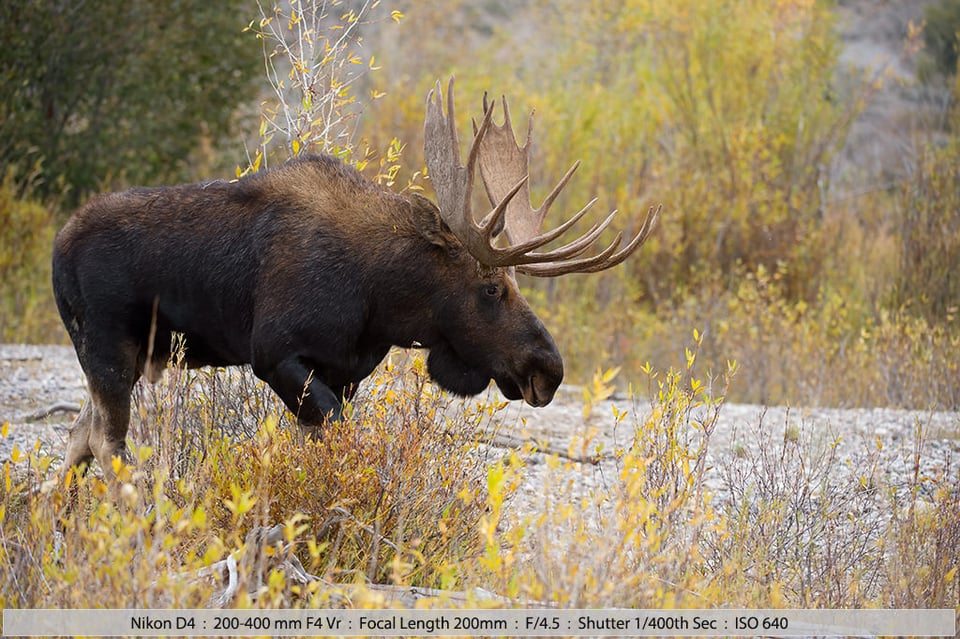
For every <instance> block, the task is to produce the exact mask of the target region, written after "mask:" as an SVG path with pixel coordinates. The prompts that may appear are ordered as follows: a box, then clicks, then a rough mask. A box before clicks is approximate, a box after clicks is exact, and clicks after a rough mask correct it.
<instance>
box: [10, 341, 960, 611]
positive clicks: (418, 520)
mask: <svg viewBox="0 0 960 639" xmlns="http://www.w3.org/2000/svg"><path fill="white" fill-rule="evenodd" d="M689 355H690V357H689V360H688V365H687V366H686V367H685V368H684V369H682V370H680V371H676V372H670V373H668V374H666V375H663V374H658V373H656V372H655V371H652V370H650V371H649V372H648V375H649V377H648V378H649V389H648V390H649V395H650V400H649V411H648V410H646V409H644V410H641V411H636V412H635V413H634V414H638V415H640V414H646V415H647V416H646V417H643V418H641V419H636V420H634V419H632V418H630V417H629V415H628V414H627V413H617V414H615V415H614V416H613V417H612V419H614V420H616V421H617V424H618V428H620V429H622V430H627V431H632V435H631V437H630V438H629V441H628V443H627V444H626V445H624V446H623V447H621V448H619V449H618V450H616V451H614V452H615V461H614V462H613V463H612V466H610V465H608V466H607V470H606V471H604V474H603V476H602V477H601V480H602V481H600V482H596V483H595V484H594V488H593V489H592V490H590V491H584V490H583V489H582V486H581V485H580V483H579V480H578V477H582V476H583V473H584V472H593V471H589V470H587V467H585V466H583V465H581V464H578V463H575V462H572V461H562V460H561V459H560V458H558V457H556V456H551V457H548V461H547V463H548V465H550V466H551V468H552V469H553V471H552V472H551V473H550V474H549V477H551V479H550V480H549V485H545V486H543V487H541V489H540V490H541V491H542V499H543V508H542V509H535V510H533V511H529V512H525V513H519V514H511V515H509V516H508V515H507V514H506V513H507V512H508V510H507V509H506V506H507V505H508V504H509V503H510V499H511V496H512V495H513V492H514V491H515V489H516V487H517V486H518V485H519V483H520V482H521V481H522V478H523V473H524V463H523V454H522V453H523V451H517V452H514V453H510V454H506V455H504V452H503V451H502V450H498V449H495V448H491V447H490V446H489V445H487V444H485V443H483V441H484V440H485V439H486V438H487V435H488V434H489V431H490V430H491V429H494V428H496V426H497V422H498V415H499V410H498V409H499V406H498V405H497V404H495V403H494V404H490V403H487V402H466V403H463V402H454V401H451V400H450V399H449V398H447V397H446V396H444V395H443V394H442V393H439V392H437V391H436V390H435V389H434V388H433V387H432V386H431V385H430V384H429V383H428V381H427V378H426V376H425V373H424V370H423V364H422V361H421V360H419V359H417V358H412V359H407V358H403V359H402V360H401V361H400V362H398V363H395V364H393V365H391V366H385V367H384V368H382V369H381V370H380V371H379V372H378V373H377V375H376V377H375V378H374V379H373V380H372V383H371V384H370V385H369V387H368V388H367V390H366V391H365V393H364V395H363V397H360V398H358V400H357V402H356V403H355V405H354V406H353V407H351V410H350V411H348V414H349V417H348V418H347V419H346V420H344V422H343V423H341V424H338V425H334V426H331V427H330V428H329V429H328V431H327V433H326V436H325V437H324V439H323V440H322V441H321V442H307V441H303V440H302V439H301V438H300V437H299V435H298V434H297V433H296V431H295V430H294V429H292V428H290V427H289V426H290V425H289V423H288V416H286V415H284V414H283V413H281V412H279V410H278V406H277V404H276V400H275V399H274V398H273V397H272V395H270V394H269V393H268V391H266V390H265V389H264V388H262V387H261V385H260V384H259V383H258V382H256V381H255V380H253V379H252V378H251V377H250V376H249V374H248V373H243V374H240V375H233V374H231V375H229V376H223V375H212V374H210V373H206V372H199V373H194V372H186V371H179V370H178V369H176V368H173V369H172V370H171V371H170V373H169V374H168V376H167V377H166V378H165V380H164V382H163V383H162V384H160V385H158V386H156V387H152V388H143V389H141V391H140V394H139V399H138V405H137V408H136V411H135V421H136V422H137V424H136V428H135V429H134V433H135V437H134V439H135V441H136V442H137V446H136V448H135V451H136V458H137V459H138V460H139V463H138V465H137V467H136V468H129V467H128V468H120V469H119V470H120V474H121V476H122V477H124V478H125V479H126V483H125V484H124V485H123V486H122V487H120V488H119V489H113V488H110V487H107V486H105V485H104V484H103V483H102V482H101V481H100V480H99V479H97V477H96V473H93V474H91V475H90V476H88V477H86V478H82V479H76V478H75V479H74V480H73V481H74V483H75V486H74V488H75V490H76V499H77V502H76V507H75V508H73V509H72V510H71V511H70V512H69V513H68V514H65V511H64V509H63V504H64V503H65V499H66V493H65V492H64V491H63V490H59V489H58V490H54V491H53V492H51V493H49V494H45V493H43V492H42V491H41V490H40V486H41V484H42V483H43V481H44V480H46V479H48V478H49V477H50V476H51V474H52V472H53V469H54V467H55V465H56V462H55V460H53V459H51V458H50V457H48V456H44V455H41V454H40V453H38V452H36V451H33V452H30V453H24V452H18V453H17V454H15V455H14V458H13V459H11V460H9V461H7V462H5V463H4V469H3V470H4V482H3V485H2V486H0V491H2V492H0V494H2V504H0V565H2V566H3V572H4V573H5V574H6V575H8V576H9V578H7V579H4V580H2V582H0V604H2V605H3V606H4V607H99V606H110V607H129V606H135V607H161V606H197V607H202V606H209V605H226V606H228V607H230V606H232V607H290V606H318V605H319V606H331V605H352V606H360V605H385V604H387V603H389V601H391V600H392V599H390V598H389V597H386V596H385V595H384V594H383V593H382V591H380V590H378V588H379V586H380V585H384V584H386V585H389V586H400V587H403V588H408V587H416V586H419V587H431V588H438V589H441V590H442V591H443V592H445V593H446V595H443V594H442V593H433V594H434V595H437V596H436V597H434V598H430V597H428V598H426V599H425V600H423V601H421V602H420V605H438V606H449V605H452V604H451V598H450V595H451V593H463V592H474V589H475V588H481V589H483V590H486V591H493V592H495V593H498V594H500V595H504V596H507V597H509V598H512V599H514V600H516V601H518V602H520V601H536V602H549V603H555V604H557V605H561V606H586V607H593V606H617V607H674V606H685V607H701V608H710V607H720V606H724V607H840V608H842V607H919V608H928V607H929V608H937V607H952V606H955V605H956V602H957V597H958V587H960V583H958V557H957V554H956V548H957V547H958V545H960V476H953V475H949V474H944V473H941V474H939V475H934V476H927V475H924V474H923V473H921V472H920V471H919V468H920V467H921V466H922V464H921V463H920V462H921V460H922V457H923V456H924V455H927V454H929V453H928V449H927V448H926V447H925V445H924V438H925V433H924V431H923V429H922V428H921V427H920V426H918V431H917V433H916V442H917V443H916V448H915V459H914V461H915V464H916V468H917V469H918V470H917V472H915V473H914V475H913V478H912V479H911V480H910V481H909V482H907V483H906V484H904V483H902V482H900V483H898V482H897V481H894V480H892V479H890V477H892V475H889V474H888V473H886V472H885V467H884V463H885V462H884V459H885V458H884V456H883V455H882V454H881V452H880V451H879V450H878V451H877V452H876V454H875V455H874V456H873V457H871V458H870V459H871V460H872V462H871V464H868V467H858V468H851V467H848V466H846V465H845V464H844V462H843V461H842V460H841V459H840V457H839V456H838V455H837V454H836V450H835V447H834V446H833V445H832V442H831V440H830V438H829V437H827V436H825V435H824V434H823V433H818V432H811V431H809V430H807V429H806V428H805V427H804V426H802V425H801V426H793V425H790V424H786V425H785V427H784V428H774V427H771V426H769V425H768V424H766V423H765V422H764V420H763V419H761V420H759V422H758V423H757V424H756V425H755V437H756V438H757V444H758V445H757V446H748V447H743V448H739V449H737V450H734V451H730V454H729V455H727V456H726V457H725V461H724V464H723V466H722V468H720V469H719V470H720V474H721V476H722V488H721V489H720V493H722V495H720V496H718V494H717V488H716V486H715V485H714V487H713V488H711V487H710V485H709V484H708V483H707V482H706V481H705V476H706V474H707V472H708V470H709V469H708V468H707V453H708V451H709V450H710V447H711V443H712V437H713V428H714V426H715V424H716V421H717V419H718V417H719V415H721V414H722V411H723V409H724V398H723V396H722V390H721V391H719V392H715V391H711V390H709V388H708V385H707V384H704V383H702V382H700V381H699V380H697V378H696V377H695V376H694V375H693V374H692V371H693V370H694V368H695V360H696V357H697V352H696V348H693V349H691V351H690V353H689ZM722 385H723V384H716V386H717V387H722ZM594 419H596V417H594ZM754 451H759V452H754ZM949 467H950V466H944V468H949ZM58 517H61V518H62V522H61V526H62V530H63V533H64V535H63V536H62V537H61V536H60V535H59V533H58V530H57V526H56V525H55V522H56V521H57V519H58ZM276 524H280V527H278V528H276V529H275V530H274V531H273V541H275V542H276V543H273V544H270V545H266V546H265V545H263V544H262V543H261V541H260V540H262V539H263V537H264V533H263V531H267V530H269V529H270V527H272V526H274V525H276ZM231 558H232V559H235V560H236V566H237V575H238V584H237V586H236V589H235V590H232V591H229V593H228V594H229V597H227V598H226V600H224V593H225V592H228V591H227V590H226V585H225V581H226V579H227V574H226V572H224V571H223V569H222V567H223V566H224V565H226V563H227V562H228V561H232V559H231ZM291 566H296V567H299V569H300V570H302V571H303V572H302V573H301V572H297V571H295V570H293V569H292V568H291ZM304 574H307V575H308V578H303V575H304ZM394 601H395V600H394ZM457 601H459V602H460V603H459V604H455V605H462V604H463V602H467V603H469V602H470V601H475V600H471V599H470V597H469V596H468V597H466V598H460V599H458V600H457Z"/></svg>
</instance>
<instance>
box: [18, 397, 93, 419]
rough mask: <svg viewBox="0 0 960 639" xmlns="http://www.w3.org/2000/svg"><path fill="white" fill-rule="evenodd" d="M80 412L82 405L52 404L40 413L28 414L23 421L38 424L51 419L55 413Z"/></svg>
mask: <svg viewBox="0 0 960 639" xmlns="http://www.w3.org/2000/svg"><path fill="white" fill-rule="evenodd" d="M79 412H80V404H74V403H72V402H57V403H55V404H51V405H50V406H47V407H46V408H41V409H40V410H38V411H34V412H32V413H28V414H27V415H24V416H23V421H25V422H37V421H40V420H41V419H44V418H46V417H50V415H53V414H55V413H79Z"/></svg>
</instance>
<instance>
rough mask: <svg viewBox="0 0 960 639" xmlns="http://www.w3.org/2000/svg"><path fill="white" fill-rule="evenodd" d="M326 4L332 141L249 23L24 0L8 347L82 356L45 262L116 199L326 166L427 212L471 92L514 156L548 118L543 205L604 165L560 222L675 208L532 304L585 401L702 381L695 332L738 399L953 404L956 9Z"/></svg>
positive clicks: (169, 10) (645, 0)
mask: <svg viewBox="0 0 960 639" xmlns="http://www.w3.org/2000/svg"><path fill="white" fill-rule="evenodd" d="M331 7H332V8H331V14H330V16H329V21H328V22H327V23H322V22H321V23H318V24H317V25H315V28H316V29H322V28H329V29H336V30H334V31H331V32H330V33H331V34H337V33H341V34H342V33H344V32H346V33H347V35H348V38H347V39H348V40H349V43H348V44H349V46H350V51H351V52H352V53H350V54H349V55H346V56H344V57H343V61H344V67H343V69H341V72H342V74H341V75H340V76H338V78H333V76H331V78H329V79H328V80H327V85H326V86H325V87H322V88H323V89H324V90H325V91H327V92H330V90H331V89H332V90H333V91H332V94H333V95H335V96H338V99H339V102H338V103H337V104H336V105H335V106H336V109H337V110H338V111H340V112H342V113H345V114H347V116H348V117H346V119H345V120H342V121H341V120H338V121H337V124H338V126H340V128H338V129H337V130H336V134H335V136H336V139H335V140H331V135H332V134H331V133H330V128H329V127H327V128H325V129H324V131H326V133H325V135H326V137H325V138H324V137H323V135H320V136H319V137H317V136H314V137H310V136H309V135H301V134H302V133H303V131H300V132H294V134H293V135H291V131H290V130H289V128H288V129H286V130H284V129H283V126H278V122H280V124H282V122H281V121H282V120H283V118H282V117H281V116H282V114H283V113H284V108H285V106H286V103H285V99H286V98H285V97H284V96H285V95H287V94H285V91H286V90H288V89H290V88H294V87H296V78H295V75H287V74H286V70H285V69H282V70H281V71H280V72H279V73H276V74H275V76H274V81H273V83H272V85H271V83H270V82H268V81H267V79H268V78H269V77H270V71H271V68H273V69H278V68H281V67H271V64H270V61H271V60H276V59H277V58H275V57H272V56H271V53H272V52H273V51H272V50H271V49H270V47H269V45H268V44H267V42H268V41H269V37H267V36H268V35H269V34H268V33H267V32H268V30H269V28H270V27H271V25H274V26H275V25H276V24H277V23H276V22H271V20H270V17H271V16H270V15H268V13H269V11H268V12H267V13H261V11H262V9H261V8H260V7H259V6H258V5H257V3H255V2H251V1H250V0H231V1H230V2H228V3H218V4H217V6H216V8H213V7H212V6H211V5H210V4H209V3H202V2H195V1H191V0H185V1H184V2H177V3H167V2H159V3H158V2H148V1H146V0H133V1H129V0H128V1H126V2H122V3H121V2H97V3H91V2H80V3H65V4H57V3H40V2H32V1H29V0H13V1H11V2H5V3H3V5H2V7H0V34H2V40H0V41H2V42H3V43H4V46H2V47H0V89H2V91H0V164H2V166H3V167H5V169H4V174H3V176H2V177H3V181H2V186H0V188H2V190H0V238H2V239H0V339H3V340H6V341H38V342H63V341H65V334H64V333H63V331H62V329H60V328H59V320H58V319H57V317H56V313H55V309H54V307H53V302H52V296H51V293H50V291H49V284H48V281H49V257H50V256H49V247H50V243H51V241H52V237H53V233H55V230H56V228H58V227H59V225H61V224H62V223H63V221H64V220H65V219H66V217H67V216H68V215H69V212H70V210H72V208H74V207H75V206H76V205H77V204H79V203H82V202H83V201H85V200H86V199H87V198H88V197H90V195H92V194H93V193H96V192H98V191H102V190H108V189H115V188H122V187H126V186H131V185H135V184H165V183H171V182H176V181H183V180H199V179H208V178H211V177H232V176H234V175H236V174H237V173H238V172H242V171H244V170H251V168H255V167H260V166H263V165H266V164H270V163H271V162H273V163H276V162H279V161H282V160H283V159H284V158H285V157H287V156H289V155H291V154H296V153H298V152H302V151H303V150H312V149H323V150H326V151H329V152H335V153H338V154H340V155H344V156H350V157H351V158H352V160H353V161H355V162H357V163H358V165H360V166H361V167H362V168H363V169H364V170H365V171H367V172H368V173H369V175H370V176H371V177H377V179H380V180H381V181H383V182H385V183H387V184H389V185H390V186H391V187H392V188H394V189H397V190H400V189H403V188H417V189H419V188H422V189H424V190H426V191H428V192H429V191H430V186H429V181H428V180H424V179H422V175H423V172H424V169H423V159H422V151H421V149H422V119H423V104H424V98H425V95H426V93H427V91H428V90H429V89H430V88H431V86H432V84H433V82H435V81H436V80H437V79H438V78H446V77H447V75H449V74H450V73H454V74H456V76H457V95H458V98H459V102H458V108H459V111H458V124H459V126H460V127H461V137H462V138H466V137H467V136H468V134H469V130H470V129H469V128H468V127H469V116H471V115H472V116H474V117H476V116H477V115H478V114H479V113H480V97H481V96H482V94H483V92H484V91H486V90H489V91H490V92H491V93H492V94H493V95H500V94H506V95H508V96H509V98H510V101H511V106H512V111H513V116H514V117H513V120H514V125H515V127H517V128H518V129H521V131H520V133H519V134H520V135H522V128H523V127H524V125H525V120H526V118H525V117H524V116H525V114H526V113H527V112H528V111H529V110H531V109H533V110H535V111H536V130H535V141H534V149H533V159H532V162H531V171H532V172H533V174H532V175H531V185H532V190H533V194H534V200H535V202H536V201H537V198H538V197H543V195H545V194H546V193H547V192H548V191H549V189H550V188H551V187H552V186H553V184H554V183H555V182H556V180H557V179H559V177H560V176H561V175H562V174H563V172H564V171H565V170H566V169H567V168H568V167H569V166H570V165H571V164H572V163H573V162H574V161H576V160H577V159H581V160H582V161H583V166H582V167H581V169H580V171H579V174H578V175H577V176H576V177H575V178H574V180H573V181H572V182H571V183H570V185H569V186H568V187H567V188H566V190H565V191H564V193H563V195H562V196H561V198H560V200H559V201H558V202H557V204H556V205H555V206H554V209H553V210H554V211H555V213H554V215H556V219H554V220H552V222H553V223H557V222H558V221H559V218H560V216H561V215H560V213H561V212H571V213H572V212H573V211H575V210H578V209H579V208H580V207H581V206H582V204H583V203H585V202H586V201H588V200H589V199H590V198H592V197H594V196H596V197H598V198H599V203H598V206H597V207H595V208H596V209H597V210H596V212H595V213H594V214H595V215H596V216H600V215H602V214H604V213H605V211H608V210H610V209H613V208H616V209H619V210H620V211H621V213H620V215H619V216H618V217H619V223H618V224H619V227H620V228H626V229H627V230H629V229H630V228H635V227H636V225H637V224H639V223H640V221H641V220H642V216H643V214H644V213H645V212H646V210H647V208H648V207H649V206H650V205H655V204H659V203H662V204H663V207H664V208H663V211H664V212H663V216H662V219H661V223H660V226H659V228H658V230H657V231H656V233H655V234H654V237H653V238H652V239H651V240H650V241H649V242H648V244H647V245H646V246H645V247H644V248H643V249H641V250H640V252H639V254H638V255H636V256H635V257H633V258H632V259H631V260H630V261H628V262H627V263H626V264H625V265H624V266H621V267H618V268H617V269H614V270H613V271H611V272H608V273H604V274H602V275H589V276H588V275H574V276H568V277H565V278H562V279H560V280H555V281H551V280H547V281H534V280H530V279H527V280H524V281H522V282H521V284H522V285H523V286H524V287H525V288H526V290H527V292H528V297H529V299H530V301H531V304H532V305H533V306H534V308H535V310H536V311H537V312H538V313H539V314H540V315H541V317H542V318H543V319H544V321H545V323H546V324H547V326H548V328H549V329H550V330H551V331H552V332H553V333H554V335H555V336H556V338H557V341H558V343H559V345H560V348H561V351H562V352H563V354H564V359H565V361H566V363H567V370H568V371H569V372H568V381H570V382H573V383H583V382H586V381H588V380H589V379H590V378H591V377H592V376H593V375H594V372H595V371H596V370H597V369H598V368H600V369H608V368H611V367H614V366H622V367H623V368H622V370H623V371H624V372H623V373H622V374H621V375H620V378H619V379H620V380H622V381H623V382H624V383H629V382H630V381H631V380H634V379H635V378H636V375H635V374H633V373H632V372H635V371H639V370H640V369H641V367H642V366H643V365H644V364H645V363H646V362H648V361H649V362H651V363H652V364H653V365H654V366H655V367H656V368H658V369H661V370H666V369H667V368H669V367H671V366H674V367H681V366H682V365H683V363H684V359H685V351H684V347H685V345H686V344H688V343H689V336H690V334H691V331H692V330H693V329H697V330H698V331H699V332H700V333H701V334H702V335H703V340H702V343H701V352H700V353H699V355H698V357H697V360H696V362H697V364H696V365H697V367H698V371H697V375H698V376H701V377H705V378H708V379H709V378H710V377H712V376H713V375H714V374H716V375H720V374H722V373H723V372H724V371H726V370H727V362H728V361H729V360H736V361H737V362H738V363H739V371H740V372H739V374H738V376H737V378H736V379H735V381H734V383H733V385H732V386H731V388H730V399H732V400H737V401H751V402H766V403H785V402H788V403H793V404H814V405H835V406H871V405H890V406H907V407H918V408H930V407H940V408H957V407H958V406H960V376H958V372H960V371H958V366H960V364H958V362H960V331H958V330H957V328H958V327H957V318H956V316H957V312H958V306H960V276H958V275H957V273H960V180H958V177H960V175H958V171H960V169H958V166H960V138H958V134H957V127H958V125H960V113H958V111H957V109H956V106H955V105H956V97H957V95H958V84H957V79H956V78H957V73H956V70H957V42H958V40H957V32H958V30H960V0H931V1H925V2H914V1H910V0H891V1H890V2H884V3H875V2H870V1H867V0H847V1H842V2H824V1H818V0H776V1H774V2H770V1H769V0H716V1H715V2H709V3H705V2H699V1H697V0H628V1H623V0H616V1H614V0H591V1H588V2H584V1H583V0H576V1H575V0H554V1H550V2H546V1H545V0H529V1H526V2H522V3H514V2H506V1H504V0H485V1H484V2H468V1H467V0H453V1H450V0H444V1H443V2H440V1H439V0H420V1H418V2H412V1H408V2H399V1H398V2H394V3H392V4H390V5H389V6H387V5H385V4H380V3H376V2H362V1H354V2H343V3H339V4H336V3H331ZM352 13H355V14H356V15H357V16H358V19H357V20H352V19H350V15H351V14H352ZM345 16H347V18H348V19H347V20H344V17H345ZM360 17H362V19H360ZM345 24H347V25H352V26H351V27H350V28H348V29H344V25H345ZM286 28H288V29H295V28H296V25H293V24H287V27H286ZM324 42H326V43H329V42H336V40H335V38H334V39H332V40H325V41H324ZM319 54H320V55H322V54H323V52H322V51H320V53H319ZM265 61H266V62H267V64H265ZM294 66H296V65H294ZM265 69H266V70H267V73H266V74H265V73H264V70H265ZM294 71H296V69H295V68H294ZM297 88H299V89H300V93H299V98H297V99H299V100H300V102H301V106H305V105H306V102H308V101H309V100H310V96H311V95H319V94H320V93H323V91H321V92H319V93H318V92H317V91H314V90H313V89H312V88H311V87H309V86H301V87H297ZM295 124H296V123H293V124H291V126H294V125H295ZM324 131H321V132H320V133H321V134H324ZM277 133H284V134H285V137H284V136H279V137H278V138H276V139H274V138H273V136H274V135H275V134H277ZM281 138H282V139H281ZM321 142H322V143H321ZM478 206H479V204H478ZM548 223H549V222H548Z"/></svg>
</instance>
